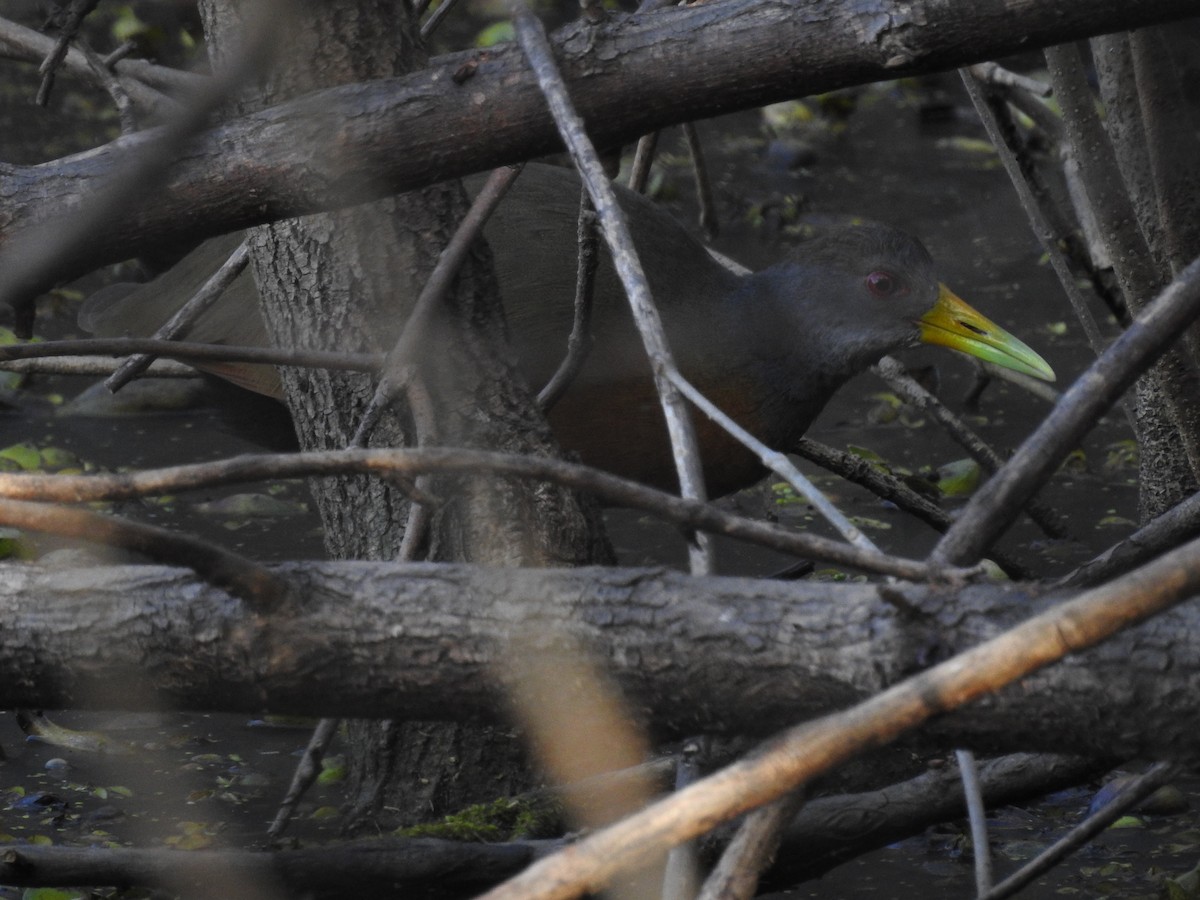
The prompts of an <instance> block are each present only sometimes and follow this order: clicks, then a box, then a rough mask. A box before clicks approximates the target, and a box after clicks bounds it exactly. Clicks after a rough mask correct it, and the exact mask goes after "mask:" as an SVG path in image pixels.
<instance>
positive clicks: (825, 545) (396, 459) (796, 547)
mask: <svg viewBox="0 0 1200 900" xmlns="http://www.w3.org/2000/svg"><path fill="white" fill-rule="evenodd" d="M422 472H438V473H478V472H493V473H495V474H497V475H506V476H512V477H517V478H536V479H544V480H546V481H551V482H553V483H555V484H561V485H564V486H566V487H570V488H573V489H575V490H582V491H590V492H592V493H594V494H596V496H597V497H599V498H600V499H601V500H603V501H604V502H606V503H608V504H610V505H613V506H624V507H628V508H630V509H640V510H643V511H645V512H648V513H651V514H653V515H656V516H660V517H662V518H663V519H665V520H666V521H669V522H672V523H674V524H676V525H678V526H680V527H683V528H690V529H703V530H707V531H711V532H713V533H716V534H724V535H726V536H728V537H732V538H735V539H737V540H745V541H752V542H754V543H759V544H761V545H762V546H766V547H771V548H773V549H776V550H780V551H781V552H784V553H792V554H795V555H796V556H802V557H810V558H813V559H821V560H825V561H828V562H830V563H833V564H834V565H846V566H854V567H856V568H860V569H864V570H866V571H870V572H879V573H880V574H884V575H894V576H896V577H898V578H904V579H907V580H910V581H927V580H930V579H933V580H938V581H950V582H955V581H959V582H961V581H963V580H967V579H969V578H971V577H972V576H973V575H975V574H976V570H974V569H967V570H963V569H948V568H945V567H941V566H937V565H929V564H926V563H920V562H914V561H912V560H904V559H899V558H897V557H893V556H889V555H885V554H882V553H877V552H870V551H864V550H859V549H857V548H855V547H851V546H849V545H847V544H845V543H843V542H842V541H834V540H830V539H829V538H822V537H818V536H816V535H810V534H805V533H800V532H794V531H791V530H789V529H786V528H781V527H779V526H776V525H771V524H770V523H767V522H762V521H759V520H756V519H750V518H745V517H742V516H736V515H733V514H731V513H728V512H726V511H724V510H723V509H721V508H719V507H717V506H715V505H713V504H709V503H703V502H700V501H697V500H688V499H684V498H681V497H676V496H674V495H672V494H668V493H666V492H664V491H658V490H655V489H653V488H649V487H646V486H645V485H641V484H638V483H637V482H634V481H629V480H627V479H624V478H619V477H617V476H616V475H610V474H608V473H607V472H602V471H600V470H598V469H592V468H589V467H588V466H584V465H581V464H579V463H569V462H564V461H563V460H556V459H549V458H546V457H540V456H520V455H516V454H505V453H489V452H485V451H482V450H466V449H451V448H438V447H430V448H423V449H417V450H329V451H323V452H314V453H298V454H280V455H261V456H251V455H246V456H239V457H235V458H233V459H227V460H222V461H219V462H210V463H198V464H194V465H189V466H176V467H172V468H167V469H158V470H146V471H142V472H127V473H111V474H96V475H33V474H25V473H0V496H6V497H12V498H14V499H39V500H46V501H57V502H66V503H73V502H84V501H89V500H105V499H108V500H119V499H130V498H133V497H141V496H145V495H148V494H159V493H176V492H178V491H182V490H195V489H198V488H202V487H208V486H212V485H217V484H233V483H239V482H247V481H257V480H263V479H278V478H298V477H301V476H308V475H315V476H328V475H342V474H361V475H375V476H377V477H380V478H385V477H386V478H394V477H396V476H403V477H408V478H412V477H414V476H416V475H417V474H420V473H422Z"/></svg>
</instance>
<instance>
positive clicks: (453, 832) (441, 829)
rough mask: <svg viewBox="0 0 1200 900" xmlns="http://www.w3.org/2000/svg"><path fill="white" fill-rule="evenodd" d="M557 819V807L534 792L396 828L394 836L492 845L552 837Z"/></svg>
mask: <svg viewBox="0 0 1200 900" xmlns="http://www.w3.org/2000/svg"><path fill="white" fill-rule="evenodd" d="M561 820H562V809H561V806H560V804H559V803H558V802H557V801H556V800H551V799H549V798H548V797H547V796H546V795H545V794H543V793H541V792H537V793H534V794H530V795H526V796H524V797H518V798H508V797H504V798H501V799H499V800H493V801H492V802H491V803H479V804H476V805H474V806H468V807H466V808H465V809H462V810H459V811H458V812H456V813H454V814H452V815H449V816H446V817H445V818H444V819H442V820H441V821H440V822H430V823H428V824H426V825H413V826H411V827H408V828H398V829H397V830H396V831H395V832H394V834H396V835H397V836H398V837H436V838H443V839H445V840H452V841H476V842H480V843H496V842H499V841H514V840H520V839H522V838H532V837H545V836H548V835H550V834H554V833H556V832H557V831H558V830H559V829H560V827H561V825H560V823H561Z"/></svg>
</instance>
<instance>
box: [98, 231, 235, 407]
mask: <svg viewBox="0 0 1200 900" xmlns="http://www.w3.org/2000/svg"><path fill="white" fill-rule="evenodd" d="M249 259H250V248H249V246H248V244H247V243H246V241H242V242H241V243H240V244H238V246H237V249H235V250H234V251H233V253H231V254H230V255H229V258H228V259H227V260H225V262H223V263H222V264H221V268H219V269H217V271H216V272H214V273H213V274H212V275H211V276H210V277H209V279H208V280H207V281H205V282H204V284H203V286H202V287H201V288H200V290H198V291H196V293H195V294H194V295H193V296H192V297H191V298H189V299H188V301H187V302H186V303H185V304H183V306H181V307H180V308H179V309H178V310H176V312H175V315H173V316H171V318H170V319H168V320H167V321H166V322H164V323H163V325H162V327H160V328H159V329H158V330H157V331H155V332H154V334H152V335H151V338H153V339H154V340H159V341H170V340H174V339H175V338H176V337H177V336H178V335H180V334H182V333H183V332H185V331H186V330H187V329H188V328H190V327H191V326H192V325H193V324H194V323H195V322H196V320H197V319H199V318H200V317H201V316H202V315H204V313H205V311H206V310H208V309H210V308H212V305H213V304H214V303H216V302H217V300H219V299H220V298H221V295H222V294H224V293H225V291H226V290H227V289H228V288H229V286H230V285H231V284H233V282H234V281H235V280H236V279H237V277H238V276H239V275H241V274H242V272H243V271H245V268H246V263H247V262H248V261H249ZM246 312H247V314H248V315H249V314H251V313H252V311H251V310H247V311H246ZM152 362H154V357H153V356H152V355H151V354H149V353H138V354H136V355H134V356H131V357H130V358H129V359H127V360H125V362H123V363H121V366H120V368H118V369H117V371H116V372H114V373H113V374H112V375H111V376H110V377H109V378H108V379H107V380H105V382H104V386H105V387H106V388H108V389H109V390H110V391H112V392H113V393H114V394H115V393H116V392H117V391H119V390H120V389H121V388H123V387H124V386H125V385H127V384H128V383H129V382H130V381H132V380H133V379H134V378H136V377H137V376H138V375H140V374H141V373H142V372H144V371H145V370H146V369H147V367H148V366H149V365H150V363H152Z"/></svg>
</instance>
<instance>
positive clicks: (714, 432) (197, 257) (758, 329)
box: [80, 165, 1053, 495]
mask: <svg viewBox="0 0 1200 900" xmlns="http://www.w3.org/2000/svg"><path fill="white" fill-rule="evenodd" d="M618 194H619V197H620V202H621V205H622V208H623V209H624V210H625V213H626V215H627V218H628V221H629V224H630V229H631V231H632V236H633V240H634V244H635V246H636V247H637V249H638V253H639V256H640V258H641V260H642V266H643V269H644V270H645V272H646V277H647V280H648V282H649V286H650V290H651V294H652V296H653V297H654V299H655V301H656V303H657V304H658V306H659V311H660V313H661V317H662V320H663V323H664V327H665V329H666V333H667V340H668V344H669V345H670V347H671V350H672V353H673V354H674V356H675V359H676V362H677V364H678V366H679V369H680V371H681V372H682V373H683V375H684V376H685V377H687V378H688V379H689V380H690V381H691V382H692V383H693V384H694V385H695V386H696V387H697V388H698V389H700V390H701V391H702V392H703V393H705V394H706V395H707V396H708V397H709V398H710V399H711V400H712V401H713V402H715V403H716V404H717V406H719V407H720V408H721V409H723V410H724V411H725V412H727V413H728V414H729V415H730V416H732V417H733V418H734V419H735V420H736V421H738V422H739V424H741V425H742V426H743V427H744V428H746V429H747V430H748V431H750V432H751V433H752V434H754V435H755V436H756V437H758V438H759V439H761V440H763V441H764V442H765V443H766V444H768V445H769V446H772V447H775V448H778V449H786V448H787V447H788V445H789V444H790V443H791V442H792V441H794V440H795V439H796V438H798V437H799V436H800V435H802V434H803V433H804V432H805V430H806V429H807V428H808V427H809V425H810V424H811V423H812V421H813V420H814V419H815V418H816V417H817V415H818V414H819V413H820V412H821V409H822V408H823V407H824V406H825V404H826V402H827V401H828V400H829V398H830V397H831V396H832V395H833V393H834V392H835V391H836V390H837V389H838V388H839V387H840V386H841V385H842V384H843V383H845V381H846V380H848V379H849V378H850V377H852V376H853V375H855V374H857V373H858V372H861V371H862V370H863V369H865V368H866V367H867V366H869V365H871V364H872V363H874V362H876V361H877V360H878V359H879V358H880V357H881V356H883V355H884V354H886V353H888V352H890V351H893V350H896V349H899V348H901V347H906V346H911V345H914V344H916V343H919V342H921V341H924V342H927V343H939V344H945V345H947V346H952V347H955V348H956V349H960V350H963V351H964V352H968V353H973V354H974V355H977V356H983V357H984V358H989V359H992V360H993V361H995V362H998V363H999V364H1001V365H1008V366H1009V367H1011V368H1015V369H1018V370H1021V371H1024V372H1026V373H1027V374H1033V375H1035V376H1037V377H1042V378H1053V373H1052V372H1051V371H1050V369H1049V367H1048V366H1047V365H1046V364H1045V362H1044V361H1042V359H1041V358H1040V357H1039V356H1038V355H1037V354H1036V353H1034V352H1033V351H1032V350H1030V349H1029V348H1028V347H1026V346H1025V345H1024V344H1022V343H1021V342H1020V341H1018V340H1017V339H1016V338H1014V337H1012V336H1011V335H1009V334H1007V332H1004V331H1003V330H1002V329H1000V328H998V326H996V325H994V324H993V323H991V322H989V321H988V320H986V319H985V318H983V317H982V316H980V315H979V314H978V313H976V312H975V311H974V310H972V309H971V308H970V307H968V306H966V304H964V303H962V301H961V300H958V298H956V297H954V295H953V294H951V293H950V292H949V291H948V290H947V289H945V288H944V287H943V286H941V285H940V284H939V283H938V281H937V279H936V277H935V276H934V272H933V263H932V261H931V259H930V257H929V254H928V253H927V252H926V251H925V248H924V247H923V246H921V244H920V243H919V242H918V241H917V240H916V239H914V238H912V237H910V236H908V235H906V234H904V233H903V232H900V231H897V230H895V229H892V228H888V227H886V226H879V225H873V226H857V227H847V228H834V229H830V230H829V231H828V233H826V234H824V235H822V236H819V237H817V238H814V239H812V240H810V241H807V242H805V243H803V244H801V245H800V246H799V247H797V248H796V250H795V251H794V254H793V257H792V258H791V259H789V260H785V261H784V262H782V263H779V264H776V265H774V266H771V267H768V268H767V269H764V270H762V271H760V272H754V273H748V274H741V275H739V274H737V273H735V272H734V271H733V270H732V269H730V268H729V267H727V266H726V265H724V264H722V263H721V262H719V261H718V260H717V259H716V258H714V256H713V255H712V254H711V253H710V252H709V251H708V250H707V249H706V248H705V247H704V246H703V245H702V244H700V243H699V242H697V241H696V240H694V239H693V238H692V237H691V236H690V235H689V234H688V233H687V231H686V230H685V229H684V228H683V227H682V226H681V225H679V223H678V222H676V221H675V220H674V219H673V218H672V217H671V216H670V215H669V214H667V213H666V212H664V211H663V210H662V209H660V208H659V207H657V206H656V205H655V204H653V203H652V202H651V201H649V200H647V199H646V198H644V197H642V196H640V195H637V194H634V193H632V192H629V191H625V190H621V191H619V192H618ZM578 203H579V182H578V178H577V176H575V174H574V173H573V172H570V171H568V170H565V169H556V168H553V167H549V166H539V165H531V166H527V167H526V170H525V171H524V172H523V173H522V175H521V176H520V177H519V178H518V179H517V182H516V184H515V185H514V187H513V188H512V190H511V191H510V193H509V195H508V196H506V198H505V200H504V202H503V203H502V204H501V205H500V206H499V208H498V209H497V210H496V212H495V213H494V214H493V216H492V218H491V219H490V220H489V222H488V224H487V226H486V227H485V230H484V235H485V237H486V238H487V240H488V243H489V245H490V246H491V248H492V252H493V257H494V262H495V267H496V274H497V278H498V281H499V285H500V290H501V294H502V295H503V298H504V303H505V311H506V316H507V320H508V325H509V333H510V340H511V342H512V345H513V348H514V351H515V353H516V357H517V359H518V362H519V367H520V370H521V372H522V374H523V375H524V376H525V377H526V378H527V379H528V381H529V383H530V385H531V386H532V387H533V388H534V389H535V390H536V389H538V388H540V387H541V386H542V385H543V384H545V383H546V381H548V380H549V378H550V377H551V375H552V374H553V373H554V371H555V369H556V368H557V367H558V365H559V363H560V362H561V361H562V358H563V356H564V354H565V352H566V343H567V335H568V334H569V333H570V331H571V325H572V320H573V298H574V293H575V278H576V271H575V270H576V237H575V235H576V227H575V222H576V218H577V216H578ZM234 246H236V240H233V239H230V238H224V239H216V240H215V241H211V242H208V243H206V244H205V245H202V246H201V248H200V249H199V250H197V251H195V252H194V253H193V254H192V255H190V256H189V257H187V258H185V260H184V261H183V262H182V263H181V264H180V266H177V267H176V268H175V269H172V270H170V271H169V272H168V273H166V274H165V275H164V276H162V277H161V278H159V279H157V280H156V281H155V282H152V283H150V284H149V285H144V286H141V285H139V286H135V287H134V288H133V289H129V288H124V289H122V288H112V289H106V290H105V291H102V292H100V293H99V294H98V295H94V296H93V298H90V299H89V301H88V303H87V304H86V305H85V307H84V310H83V312H82V313H81V316H80V321H81V324H82V325H83V326H84V327H86V328H89V330H92V331H94V332H96V333H97V334H99V335H103V336H113V335H120V334H131V335H136V336H142V335H146V334H150V333H152V332H153V331H154V330H155V329H156V328H157V327H158V326H159V325H160V324H161V322H162V321H164V320H165V319H166V318H167V317H168V316H169V315H170V314H171V313H172V312H173V311H174V310H175V309H176V308H178V307H179V306H180V305H181V304H182V303H183V302H184V301H186V299H187V298H188V297H189V296H190V295H191V294H192V293H194V291H195V290H196V288H198V287H199V285H200V284H201V283H202V282H203V280H204V279H205V278H206V277H207V276H208V275H209V274H211V273H212V272H213V271H214V270H215V268H216V267H217V266H218V265H219V264H220V262H221V261H222V260H223V259H224V257H225V256H227V255H228V253H229V252H230V251H231V250H232V248H233V247H234ZM596 278H597V280H596V287H595V298H596V299H595V304H594V311H593V318H592V335H593V338H594V344H593V347H592V350H591V352H590V353H589V355H588V357H587V360H586V362H585V363H584V365H583V368H582V369H581V371H580V372H579V374H578V375H577V376H576V378H575V380H574V381H573V382H572V384H571V385H570V387H569V388H568V389H567V391H566V392H565V393H564V394H563V396H562V398H561V399H560V400H559V402H558V403H557V404H556V405H555V406H554V408H553V409H552V410H551V412H550V414H549V419H550V424H551V426H552V427H553V429H554V431H555V433H556V435H557V437H558V439H559V441H560V443H561V444H562V445H563V447H564V448H565V449H567V450H569V451H574V452H576V453H578V454H579V456H580V458H581V459H582V460H583V461H584V462H586V463H589V464H591V465H595V466H597V467H599V468H602V469H606V470H608V471H611V472H615V473H617V474H620V475H625V476H627V477H631V478H634V479H636V480H639V481H643V482H646V483H649V484H655V485H659V486H674V484H675V483H676V481H675V468H674V463H673V459H672V455H671V450H670V444H669V441H668V439H667V432H666V427H665V424H664V422H663V416H662V411H661V408H660V406H659V402H658V399H657V396H656V394H655V391H654V386H653V380H652V378H651V370H650V366H649V363H648V362H647V360H646V356H645V352H644V350H643V348H642V343H641V339H640V336H639V335H638V333H637V330H636V328H635V327H634V324H633V319H632V315H631V313H630V311H629V308H628V303H627V301H626V300H625V297H624V292H623V290H622V288H621V286H620V284H619V282H618V280H617V277H616V274H615V272H614V271H613V267H612V263H611V260H610V259H609V257H608V254H607V253H606V252H603V253H602V260H601V264H600V267H599V270H598V272H597V276H596ZM256 299H257V298H256V293H255V288H254V285H253V282H252V280H251V277H250V275H249V273H247V274H244V275H243V276H242V277H241V278H239V279H238V281H237V282H236V283H235V285H234V287H233V288H231V289H230V290H229V291H228V292H227V293H226V295H225V296H224V297H223V298H222V299H221V300H220V301H218V303H217V304H216V307H215V308H214V309H213V310H211V311H210V312H209V313H208V314H206V318H205V319H204V320H202V321H201V322H199V323H197V325H196V326H194V327H193V329H192V331H191V332H189V334H188V335H187V337H188V339H189V340H201V341H213V342H218V343H234V344H259V345H265V344H267V343H268V342H267V339H266V334H265V331H264V329H263V326H262V320H261V318H260V316H259V315H258V313H257V303H256ZM380 349H386V348H380ZM205 368H206V369H208V370H210V371H213V372H214V373H215V374H218V375H221V376H222V377H226V378H229V379H230V380H233V381H235V382H237V383H240V384H242V385H243V386H245V387H249V388H251V389H254V390H258V391H260V392H261V393H266V394H270V395H273V396H277V397H280V396H281V395H282V392H281V388H280V385H279V381H278V376H277V375H276V373H275V372H274V370H273V369H271V368H270V367H264V366H246V365H240V364H224V365H221V366H217V365H210V364H205ZM695 418H696V425H697V429H698V432H699V434H698V436H699V439H700V445H701V448H702V452H701V455H702V458H703V462H704V470H705V476H706V480H707V482H708V487H709V491H710V493H712V494H713V495H720V494H723V493H727V492H729V491H731V490H735V489H737V488H740V487H744V486H746V485H748V484H750V483H752V482H753V481H754V480H756V479H757V478H758V477H760V475H761V473H762V467H761V465H760V464H759V463H758V461H757V460H756V458H755V457H754V456H753V455H752V454H750V453H749V452H748V451H746V450H744V449H743V448H741V447H740V446H739V445H738V444H737V443H736V442H734V441H733V440H732V439H731V438H729V437H728V436H727V435H726V434H725V433H724V432H723V431H722V430H720V429H719V428H717V427H716V426H715V425H713V424H712V423H711V422H709V421H708V420H707V418H705V417H702V416H699V415H697V416H696V417H695Z"/></svg>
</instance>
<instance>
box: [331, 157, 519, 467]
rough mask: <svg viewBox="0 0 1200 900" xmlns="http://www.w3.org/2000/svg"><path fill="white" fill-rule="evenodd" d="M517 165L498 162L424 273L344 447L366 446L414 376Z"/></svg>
mask: <svg viewBox="0 0 1200 900" xmlns="http://www.w3.org/2000/svg"><path fill="white" fill-rule="evenodd" d="M521 169H522V166H502V167H501V168H499V169H496V170H494V171H493V172H492V174H491V175H490V176H489V177H488V180H487V182H486V183H485V184H484V186H483V189H482V190H481V191H480V192H479V195H478V196H477V197H476V198H475V200H474V202H473V203H472V204H471V208H470V209H468V210H467V214H466V215H465V216H463V220H462V222H460V223H459V225H458V228H457V229H456V230H455V232H454V235H453V237H451V238H450V242H449V243H448V244H446V246H445V248H444V249H443V250H442V252H441V254H440V255H439V256H438V261H437V264H436V265H435V266H434V267H433V271H432V272H430V273H429V278H428V280H427V281H426V282H425V286H424V287H423V288H422V289H421V294H420V296H418V297H417V300H416V302H415V303H414V304H413V310H412V313H411V314H410V315H409V317H408V321H407V322H405V323H404V330H403V331H402V332H401V333H400V337H398V338H397V339H396V343H395V344H394V345H393V347H392V349H391V350H390V351H388V354H387V356H386V357H385V358H384V361H383V369H382V372H381V374H380V376H379V384H378V385H376V387H375V393H374V395H373V396H372V397H371V400H370V402H369V403H368V404H367V408H366V410H365V411H364V412H363V416H362V420H361V421H360V422H359V423H358V428H357V429H356V430H355V432H354V436H353V437H352V438H351V439H350V444H349V446H351V447H365V446H366V445H367V440H368V439H369V438H370V437H371V432H372V431H373V430H374V428H375V425H376V424H377V423H378V421H379V418H380V416H382V415H383V411H384V410H385V409H386V408H387V406H388V404H389V403H391V402H392V400H394V399H395V398H396V396H397V395H398V394H399V393H400V392H401V391H403V390H405V388H406V386H407V384H408V383H409V381H411V379H412V377H413V375H414V374H415V372H414V369H413V366H414V365H415V360H416V359H417V357H418V353H417V348H418V346H419V344H420V342H421V341H423V340H425V339H426V338H427V337H428V336H429V330H430V327H431V323H432V320H433V316H434V315H435V313H436V311H437V309H438V307H439V305H440V304H441V303H442V301H443V300H444V299H445V297H446V294H447V293H448V292H449V290H450V288H451V286H452V285H453V284H454V279H455V278H457V277H458V271H459V269H461V268H462V265H463V263H464V262H465V261H466V258H467V254H468V253H470V251H471V247H472V245H474V243H475V239H476V238H477V237H479V235H480V234H481V233H482V231H483V226H484V224H485V223H486V222H487V220H488V216H490V215H491V214H492V211H493V210H494V209H495V208H496V206H497V205H498V204H499V203H500V201H501V200H502V199H504V195H505V194H506V193H507V192H508V189H509V188H510V187H511V186H512V183H513V182H514V181H515V180H516V178H517V176H518V175H520V174H521Z"/></svg>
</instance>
